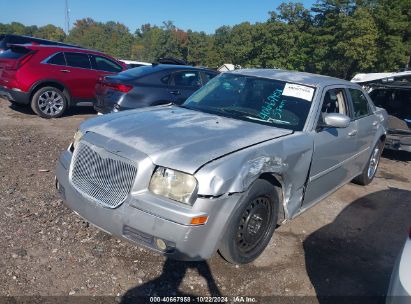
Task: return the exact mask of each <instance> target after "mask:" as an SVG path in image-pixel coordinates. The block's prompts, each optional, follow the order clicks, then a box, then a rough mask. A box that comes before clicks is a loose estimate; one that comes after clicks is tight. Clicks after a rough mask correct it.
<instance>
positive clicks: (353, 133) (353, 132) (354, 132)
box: [348, 130, 357, 136]
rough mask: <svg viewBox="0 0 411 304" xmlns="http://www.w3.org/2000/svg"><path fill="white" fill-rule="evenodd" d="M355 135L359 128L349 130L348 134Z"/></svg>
mask: <svg viewBox="0 0 411 304" xmlns="http://www.w3.org/2000/svg"><path fill="white" fill-rule="evenodd" d="M354 135H357V130H352V131H350V132H348V136H354Z"/></svg>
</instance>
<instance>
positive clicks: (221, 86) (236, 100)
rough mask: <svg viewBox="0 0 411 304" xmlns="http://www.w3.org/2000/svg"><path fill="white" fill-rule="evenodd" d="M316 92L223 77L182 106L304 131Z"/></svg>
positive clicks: (272, 82) (273, 82)
mask: <svg viewBox="0 0 411 304" xmlns="http://www.w3.org/2000/svg"><path fill="white" fill-rule="evenodd" d="M314 91H315V89H314V88H312V87H309V86H304V85H298V84H293V83H288V82H284V81H279V80H271V79H266V78H258V77H252V76H244V75H236V74H229V73H224V74H221V75H220V76H218V77H215V78H214V79H212V80H211V81H210V82H208V83H207V84H206V85H205V86H204V87H203V88H201V89H200V90H198V91H197V92H195V93H194V94H193V95H191V97H190V98H189V99H187V101H186V102H185V103H184V104H183V105H182V106H183V107H185V108H189V109H193V110H198V111H204V112H208V113H213V114H217V115H221V116H225V117H231V118H236V119H242V120H247V121H250V122H254V123H259V124H264V125H270V126H275V127H280V128H284V129H290V130H294V131H301V130H302V129H303V127H304V124H305V120H306V119H307V115H308V112H309V110H310V106H311V101H312V98H313V96H314Z"/></svg>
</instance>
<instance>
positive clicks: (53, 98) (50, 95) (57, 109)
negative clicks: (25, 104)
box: [31, 87, 67, 118]
mask: <svg viewBox="0 0 411 304" xmlns="http://www.w3.org/2000/svg"><path fill="white" fill-rule="evenodd" d="M31 108H32V109H33V111H34V113H36V114H37V115H39V116H40V117H43V118H57V117H60V116H61V115H63V113H64V112H65V111H66V109H67V99H66V97H65V95H64V94H63V92H62V91H60V90H59V89H57V88H55V87H44V88H41V89H40V90H38V91H37V92H36V93H34V95H33V97H32V99H31Z"/></svg>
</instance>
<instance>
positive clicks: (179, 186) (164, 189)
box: [149, 167, 197, 206]
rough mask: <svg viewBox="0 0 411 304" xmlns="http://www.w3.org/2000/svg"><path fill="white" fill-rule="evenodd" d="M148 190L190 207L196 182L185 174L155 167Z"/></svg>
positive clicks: (194, 194)
mask: <svg viewBox="0 0 411 304" xmlns="http://www.w3.org/2000/svg"><path fill="white" fill-rule="evenodd" d="M149 189H150V191H151V192H153V193H155V194H158V195H162V196H165V197H168V198H170V199H172V200H175V201H178V202H180V203H183V204H186V205H190V206H191V205H193V203H194V200H195V196H196V194H197V180H196V178H195V177H194V176H192V175H190V174H187V173H183V172H180V171H176V170H173V169H168V168H164V167H157V168H156V170H155V171H154V174H153V176H152V177H151V180H150V185H149Z"/></svg>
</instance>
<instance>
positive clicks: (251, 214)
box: [219, 180, 280, 264]
mask: <svg viewBox="0 0 411 304" xmlns="http://www.w3.org/2000/svg"><path fill="white" fill-rule="evenodd" d="M279 193H280V192H279V188H278V187H275V186H273V185H272V184H271V183H269V182H268V181H266V180H257V181H256V182H255V183H254V184H253V185H252V186H251V188H250V189H249V190H248V191H247V192H246V193H245V194H244V197H243V198H242V199H241V200H240V203H239V204H240V206H239V208H237V210H236V211H235V212H234V214H233V217H232V218H231V220H230V222H229V224H228V228H227V231H226V233H225V235H224V236H223V239H222V241H221V245H220V248H219V252H220V254H221V255H222V256H223V258H224V259H225V260H227V261H228V262H230V263H235V264H246V263H250V262H252V261H253V260H255V259H256V258H257V257H258V256H259V255H260V254H261V253H262V252H263V251H264V249H265V248H266V247H267V245H268V243H269V241H270V239H271V236H272V235H273V232H274V229H275V227H276V225H277V216H278V206H279V202H280V195H279Z"/></svg>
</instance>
